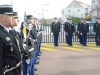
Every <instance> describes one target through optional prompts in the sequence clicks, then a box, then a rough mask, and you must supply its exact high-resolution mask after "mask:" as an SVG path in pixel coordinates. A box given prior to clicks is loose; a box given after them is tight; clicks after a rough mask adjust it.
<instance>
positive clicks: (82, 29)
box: [80, 23, 89, 33]
mask: <svg viewBox="0 0 100 75" xmlns="http://www.w3.org/2000/svg"><path fill="white" fill-rule="evenodd" d="M80 32H81V33H88V32H89V24H88V23H85V24H84V23H82V24H81V26H80Z"/></svg>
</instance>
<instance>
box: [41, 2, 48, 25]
mask: <svg viewBox="0 0 100 75" xmlns="http://www.w3.org/2000/svg"><path fill="white" fill-rule="evenodd" d="M48 5H49V4H43V5H42V13H43V24H44V11H45V10H44V9H43V6H48ZM46 11H48V10H46Z"/></svg>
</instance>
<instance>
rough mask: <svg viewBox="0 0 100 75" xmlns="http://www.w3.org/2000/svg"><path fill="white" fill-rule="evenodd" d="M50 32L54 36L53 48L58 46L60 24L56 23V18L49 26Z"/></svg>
mask: <svg viewBox="0 0 100 75" xmlns="http://www.w3.org/2000/svg"><path fill="white" fill-rule="evenodd" d="M51 31H52V32H53V35H54V46H58V36H59V32H60V23H59V22H57V18H54V22H52V25H51Z"/></svg>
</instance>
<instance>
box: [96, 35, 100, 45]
mask: <svg viewBox="0 0 100 75" xmlns="http://www.w3.org/2000/svg"><path fill="white" fill-rule="evenodd" d="M95 41H96V45H100V34H97V33H96V35H95Z"/></svg>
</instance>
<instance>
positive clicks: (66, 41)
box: [66, 34, 68, 44]
mask: <svg viewBox="0 0 100 75" xmlns="http://www.w3.org/2000/svg"><path fill="white" fill-rule="evenodd" d="M66 43H67V44H68V34H66Z"/></svg>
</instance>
